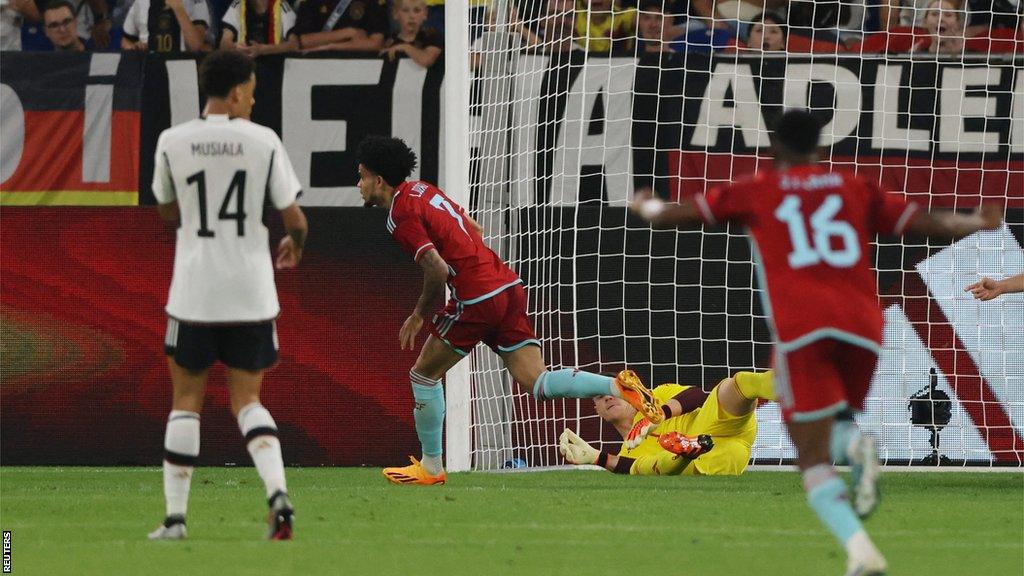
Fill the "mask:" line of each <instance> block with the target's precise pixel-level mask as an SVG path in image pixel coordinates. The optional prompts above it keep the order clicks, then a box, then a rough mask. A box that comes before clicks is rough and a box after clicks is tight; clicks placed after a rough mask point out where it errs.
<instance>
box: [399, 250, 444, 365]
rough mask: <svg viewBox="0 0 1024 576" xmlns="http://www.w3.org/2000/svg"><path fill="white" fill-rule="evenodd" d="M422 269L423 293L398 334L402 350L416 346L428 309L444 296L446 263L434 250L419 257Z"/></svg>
mask: <svg viewBox="0 0 1024 576" xmlns="http://www.w3.org/2000/svg"><path fill="white" fill-rule="evenodd" d="M419 262H420V267H421V268H423V292H422V293H421V294H420V299H419V301H418V302H417V303H416V309H415V310H413V311H412V314H410V315H409V317H408V318H406V319H405V322H404V323H403V324H402V329H401V330H400V331H399V332H398V341H399V343H400V344H401V346H402V350H406V349H408V350H412V349H413V348H414V347H415V345H416V335H417V334H419V333H420V329H421V328H423V318H424V317H426V315H427V314H428V313H429V312H430V307H431V306H433V305H434V303H435V302H437V301H438V300H439V299H440V298H441V296H443V295H444V283H445V281H446V280H447V279H448V263H447V262H445V261H444V258H441V255H440V254H438V252H437V249H436V248H431V249H430V250H428V251H427V252H426V253H425V254H423V256H421V257H420V260H419Z"/></svg>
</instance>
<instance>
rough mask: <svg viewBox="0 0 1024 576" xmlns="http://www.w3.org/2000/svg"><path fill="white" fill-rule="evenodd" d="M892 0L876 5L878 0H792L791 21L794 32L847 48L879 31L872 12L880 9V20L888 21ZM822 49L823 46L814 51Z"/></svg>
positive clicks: (880, 1) (883, 0)
mask: <svg viewBox="0 0 1024 576" xmlns="http://www.w3.org/2000/svg"><path fill="white" fill-rule="evenodd" d="M890 1H894V0H879V3H878V4H877V5H875V0H792V2H791V3H790V5H789V24H790V27H791V30H792V31H793V32H794V33H795V34H800V35H802V36H806V37H809V38H811V39H812V40H814V41H817V42H831V43H833V44H838V43H841V44H843V45H844V46H847V47H848V46H852V45H854V44H858V43H859V42H860V41H861V40H862V39H863V37H864V35H865V34H867V33H871V32H875V31H877V29H878V25H877V24H876V20H875V19H873V18H872V17H871V16H872V14H873V13H875V12H877V14H878V19H877V21H878V22H888V21H889V19H890V14H891V13H892V10H891V8H890V6H889V4H888V2H890ZM823 48H824V45H822V46H821V47H819V48H818V49H816V50H814V51H815V52H818V51H822V49H823ZM836 51H838V48H837V49H836Z"/></svg>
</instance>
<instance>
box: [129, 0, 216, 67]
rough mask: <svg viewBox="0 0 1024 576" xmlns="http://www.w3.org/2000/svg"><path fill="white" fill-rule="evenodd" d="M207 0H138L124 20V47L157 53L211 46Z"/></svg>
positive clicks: (203, 48)
mask: <svg viewBox="0 0 1024 576" xmlns="http://www.w3.org/2000/svg"><path fill="white" fill-rule="evenodd" d="M209 22H210V12H209V10H208V9H207V7H206V0H135V3H134V4H132V7H131V8H130V9H129V10H128V17H127V18H126V19H125V21H124V35H123V36H122V37H121V49H122V50H144V51H145V50H148V51H150V52H156V53H158V54H170V53H175V52H201V51H205V50H209V49H210V46H209V44H207V43H206V39H205V37H206V31H207V29H209V27H210V24H209Z"/></svg>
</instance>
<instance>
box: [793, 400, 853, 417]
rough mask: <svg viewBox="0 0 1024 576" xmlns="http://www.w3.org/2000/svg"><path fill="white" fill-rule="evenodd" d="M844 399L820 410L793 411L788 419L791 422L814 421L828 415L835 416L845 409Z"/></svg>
mask: <svg viewBox="0 0 1024 576" xmlns="http://www.w3.org/2000/svg"><path fill="white" fill-rule="evenodd" d="M846 408H847V403H846V400H840V401H839V402H836V403H835V404H833V405H831V406H826V407H824V408H822V409H820V410H814V411H811V412H794V413H793V414H792V415H790V417H789V419H790V420H791V421H793V422H814V421H816V420H821V419H822V418H828V417H829V416H835V415H836V414H839V413H840V412H842V411H843V410H846Z"/></svg>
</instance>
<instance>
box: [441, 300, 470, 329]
mask: <svg viewBox="0 0 1024 576" xmlns="http://www.w3.org/2000/svg"><path fill="white" fill-rule="evenodd" d="M464 309H465V308H464V306H463V305H462V303H461V302H457V303H456V304H455V314H452V315H451V316H447V317H445V319H444V321H443V322H441V325H440V326H438V327H437V333H438V334H439V335H440V336H442V337H443V336H445V335H446V334H448V331H449V330H451V329H452V326H454V325H455V323H456V322H457V321H458V320H459V318H460V317H461V316H462V312H463V311H464Z"/></svg>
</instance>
